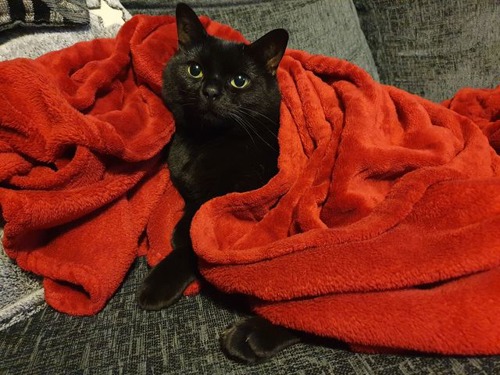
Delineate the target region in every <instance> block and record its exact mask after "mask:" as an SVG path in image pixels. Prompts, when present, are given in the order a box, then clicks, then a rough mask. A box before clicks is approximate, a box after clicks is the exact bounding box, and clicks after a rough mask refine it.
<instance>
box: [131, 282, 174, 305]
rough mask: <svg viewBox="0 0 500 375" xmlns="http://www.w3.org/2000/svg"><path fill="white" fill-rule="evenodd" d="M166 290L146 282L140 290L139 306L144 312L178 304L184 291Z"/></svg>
mask: <svg viewBox="0 0 500 375" xmlns="http://www.w3.org/2000/svg"><path fill="white" fill-rule="evenodd" d="M165 289H166V288H164V287H158V286H157V285H156V283H154V282H151V281H149V282H148V281H147V280H144V282H143V283H142V286H141V288H140V289H139V294H138V296H137V304H138V305H139V307H140V308H142V309H144V310H161V309H163V308H166V307H168V306H170V305H173V304H174V303H175V302H177V300H179V299H180V297H181V295H182V292H183V290H165Z"/></svg>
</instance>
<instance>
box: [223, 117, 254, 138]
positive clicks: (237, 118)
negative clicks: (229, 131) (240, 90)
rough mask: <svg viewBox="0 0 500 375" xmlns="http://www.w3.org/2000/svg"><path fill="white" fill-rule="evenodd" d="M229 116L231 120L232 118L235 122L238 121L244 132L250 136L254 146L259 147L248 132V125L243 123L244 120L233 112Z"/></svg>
mask: <svg viewBox="0 0 500 375" xmlns="http://www.w3.org/2000/svg"><path fill="white" fill-rule="evenodd" d="M228 115H229V117H230V118H232V119H233V120H234V121H236V122H237V123H238V124H239V125H240V126H241V127H242V128H243V130H245V132H246V133H247V134H248V136H249V137H250V139H251V140H252V142H253V144H254V145H255V146H257V144H256V143H255V139H254V137H253V136H252V134H251V133H250V131H249V130H248V128H247V125H245V123H244V122H243V120H242V119H241V118H240V117H239V116H238V115H237V114H236V113H234V112H231V113H229V114H228Z"/></svg>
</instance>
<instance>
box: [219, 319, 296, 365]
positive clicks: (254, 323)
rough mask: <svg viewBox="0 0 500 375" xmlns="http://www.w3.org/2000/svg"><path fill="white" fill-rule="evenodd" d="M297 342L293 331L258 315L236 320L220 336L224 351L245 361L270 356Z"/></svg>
mask: <svg viewBox="0 0 500 375" xmlns="http://www.w3.org/2000/svg"><path fill="white" fill-rule="evenodd" d="M298 342H300V338H299V336H298V335H297V334H296V333H295V332H293V331H291V330H289V329H287V328H285V327H281V326H277V325H274V324H272V323H271V322H269V321H268V320H266V319H264V318H261V317H260V316H252V317H249V318H243V319H241V320H239V321H237V322H236V323H234V324H233V325H232V326H230V327H229V328H228V329H226V330H225V331H224V332H223V333H222V336H221V345H222V349H223V350H224V352H225V353H226V354H227V355H228V356H229V357H232V358H234V359H236V360H239V361H241V362H245V363H252V362H256V361H259V360H263V359H266V358H270V357H272V356H274V355H275V354H277V353H278V352H280V351H281V350H283V349H285V348H287V347H289V346H291V345H293V344H296V343H298Z"/></svg>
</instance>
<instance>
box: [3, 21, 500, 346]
mask: <svg viewBox="0 0 500 375" xmlns="http://www.w3.org/2000/svg"><path fill="white" fill-rule="evenodd" d="M201 20H202V22H203V23H204V25H205V26H206V27H207V30H208V32H209V33H211V34H214V35H216V36H219V37H223V38H227V39H230V40H236V41H241V42H244V38H243V37H242V36H241V35H240V34H239V33H237V32H236V31H234V30H232V29H231V28H229V27H227V26H224V25H221V24H218V23H216V22H212V21H210V20H209V19H208V18H203V17H202V18H201ZM176 48H177V38H176V27H175V20H174V18H173V17H170V16H157V17H152V16H136V17H134V18H132V19H131V20H130V21H129V22H127V23H126V24H125V25H124V26H123V27H122V29H121V30H120V32H119V33H118V35H117V37H116V38H114V39H99V40H94V41H91V42H85V43H79V44H76V45H74V46H72V47H69V48H67V49H65V50H61V51H58V52H53V53H49V54H47V55H44V56H42V57H40V58H38V59H36V60H27V59H18V60H12V61H8V62H3V63H0V97H1V100H0V124H1V128H0V147H1V151H2V153H1V154H0V158H1V159H0V160H1V163H0V165H1V166H2V167H1V169H0V181H1V188H0V204H1V207H2V214H3V217H4V220H5V222H6V224H5V233H4V239H3V241H4V246H5V250H6V252H7V254H8V255H9V256H11V257H12V258H13V259H15V260H16V261H17V264H18V265H19V266H20V267H21V268H23V269H26V270H29V271H31V272H34V273H37V274H40V275H42V276H43V277H44V287H45V295H46V300H47V302H48V303H49V304H50V305H51V306H53V307H54V308H56V309H58V310H60V311H63V312H66V313H69V314H75V315H88V314H94V313H97V312H98V311H99V310H101V309H102V308H103V307H104V305H105V304H106V302H107V301H108V299H109V298H110V297H111V295H112V294H113V293H114V292H115V291H116V289H117V288H118V287H119V285H120V283H121V281H122V280H123V277H124V275H125V273H126V272H127V270H128V269H129V267H130V265H131V263H132V262H133V260H134V259H135V258H136V257H137V256H138V255H146V256H147V258H148V262H149V263H150V264H155V263H157V262H158V261H159V260H160V259H162V258H163V257H164V256H165V255H166V254H168V252H169V251H170V250H171V248H170V244H169V241H170V236H171V233H172V229H173V227H174V226H175V223H176V222H177V220H178V219H179V217H180V215H181V214H182V208H183V202H182V199H181V197H180V195H179V194H178V193H177V191H176V190H175V189H174V187H173V185H172V184H171V182H170V180H169V175H168V169H167V166H166V165H165V163H164V157H163V156H164V155H163V152H162V150H163V149H164V146H165V145H166V144H167V143H168V141H169V140H170V137H171V135H172V133H173V132H174V127H175V124H174V121H173V117H172V115H171V113H170V112H169V111H168V110H167V109H166V108H165V106H164V105H163V103H162V101H161V99H160V91H161V71H162V68H163V67H164V65H165V63H166V62H167V61H168V59H169V57H170V56H172V54H173V53H174V52H175V50H176ZM278 80H279V83H280V88H281V91H282V96H283V100H282V107H281V127H280V133H279V142H280V157H279V173H278V174H277V175H276V176H275V177H274V178H273V179H272V180H271V181H270V182H269V183H268V184H267V185H266V186H264V187H263V188H261V189H258V190H255V191H251V192H247V193H232V194H228V195H226V196H224V197H220V198H216V199H213V200H212V201H209V202H207V203H206V204H205V205H204V206H203V207H202V208H201V209H200V210H199V212H198V213H197V215H196V216H195V218H194V221H193V225H192V228H191V236H192V239H193V244H194V247H195V250H196V252H197V254H198V256H199V258H200V270H201V272H202V274H203V276H204V277H205V278H206V279H207V280H208V281H209V282H211V283H213V284H214V285H215V286H216V287H218V288H220V289H221V290H223V291H226V292H228V293H243V294H246V295H248V296H250V300H251V301H252V305H253V307H254V310H255V311H256V313H258V314H261V315H262V316H264V317H266V318H268V319H270V320H271V321H273V322H275V323H277V324H281V325H284V326H287V327H291V328H295V329H298V330H302V331H306V332H310V333H314V334H317V335H322V336H328V337H333V338H337V339H341V340H344V341H346V342H347V343H349V344H350V345H351V347H352V348H353V349H355V350H360V351H361V350H362V351H379V350H384V351H386V350H396V351H398V350H415V351H425V352H436V353H444V354H464V355H469V354H499V353H500V299H499V298H500V297H499V296H500V268H499V265H500V236H498V232H499V229H500V195H499V194H498V192H499V191H500V190H499V189H500V157H499V155H498V153H497V151H498V137H499V131H500V120H499V117H500V115H499V113H500V88H497V89H489V90H471V89H466V90H463V91H461V92H459V93H458V94H457V95H456V96H455V98H453V99H451V100H449V101H447V102H445V103H444V105H443V104H436V103H432V102H429V101H427V100H424V99H422V98H419V97H417V96H414V95H412V94H409V93H407V92H404V91H402V90H399V89H397V88H394V87H389V86H384V85H381V84H379V83H377V82H375V81H374V80H373V79H372V78H371V77H370V75H369V74H367V73H366V72H365V71H363V70H362V69H360V68H358V67H356V66H355V65H353V64H351V63H349V62H346V61H344V60H340V59H335V58H330V57H325V56H313V55H309V54H308V53H305V52H302V51H294V50H288V51H287V53H286V55H285V57H284V58H283V60H282V63H281V65H280V68H279V70H278Z"/></svg>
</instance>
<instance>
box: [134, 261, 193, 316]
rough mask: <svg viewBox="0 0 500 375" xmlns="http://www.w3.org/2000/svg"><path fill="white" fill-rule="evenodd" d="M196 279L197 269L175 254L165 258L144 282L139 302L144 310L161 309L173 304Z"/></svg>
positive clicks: (139, 294) (138, 296) (138, 297)
mask: <svg viewBox="0 0 500 375" xmlns="http://www.w3.org/2000/svg"><path fill="white" fill-rule="evenodd" d="M194 280H195V271H194V269H193V268H192V267H190V266H189V265H187V266H186V265H185V264H184V263H182V262H179V259H176V257H175V256H169V257H167V258H165V259H163V260H162V261H161V262H160V263H159V264H158V265H157V266H156V267H154V268H153V269H152V270H151V271H150V272H149V274H148V276H147V277H146V278H145V279H144V281H143V282H142V285H141V287H140V289H139V293H138V295H137V303H138V305H139V307H141V308H142V309H144V310H160V309H163V308H165V307H168V306H170V305H173V304H174V303H175V302H177V301H178V300H179V299H180V298H181V297H182V293H183V292H184V290H185V289H186V288H187V287H188V285H189V284H190V283H191V282H192V281H194Z"/></svg>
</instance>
